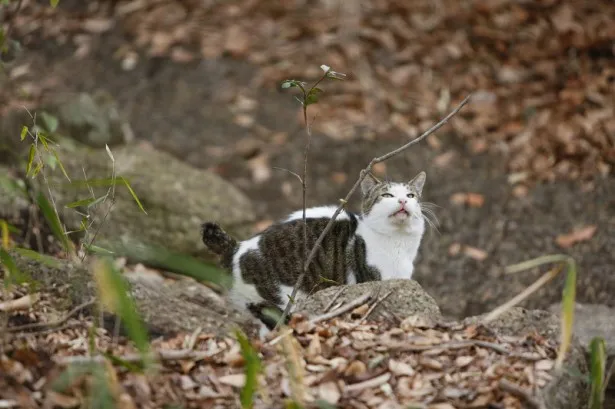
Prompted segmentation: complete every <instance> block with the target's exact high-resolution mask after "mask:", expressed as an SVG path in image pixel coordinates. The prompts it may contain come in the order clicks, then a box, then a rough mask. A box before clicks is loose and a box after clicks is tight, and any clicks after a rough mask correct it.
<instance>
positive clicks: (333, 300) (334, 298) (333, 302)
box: [323, 287, 346, 312]
mask: <svg viewBox="0 0 615 409" xmlns="http://www.w3.org/2000/svg"><path fill="white" fill-rule="evenodd" d="M344 291H346V287H342V288H340V289H339V291H338V292H336V293H335V295H334V296H333V298H331V301H329V304H327V306H326V307H325V310H324V311H323V312H329V310H330V309H331V307H333V304H335V302H336V301H337V299H338V298H340V295H342V293H343V292H344Z"/></svg>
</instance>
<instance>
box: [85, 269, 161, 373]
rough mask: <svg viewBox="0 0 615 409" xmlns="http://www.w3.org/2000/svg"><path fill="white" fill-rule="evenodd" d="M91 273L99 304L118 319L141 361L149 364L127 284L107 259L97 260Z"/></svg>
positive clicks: (145, 336)
mask: <svg viewBox="0 0 615 409" xmlns="http://www.w3.org/2000/svg"><path fill="white" fill-rule="evenodd" d="M93 273H94V279H95V281H96V285H97V289H98V293H99V295H100V300H101V303H102V304H103V305H104V306H105V308H106V309H108V310H109V311H111V312H113V313H114V314H116V315H117V316H118V317H120V319H121V320H122V322H123V323H124V325H125V327H126V331H127V332H128V336H129V337H130V339H131V340H132V341H133V342H134V344H135V346H136V347H137V349H139V351H140V352H141V354H142V356H143V361H144V362H149V361H150V358H149V357H148V353H149V337H148V334H147V330H146V328H145V325H144V324H143V321H142V320H141V317H140V316H139V313H138V312H137V307H136V305H135V303H134V300H133V299H132V297H131V296H130V292H129V285H128V283H127V282H126V280H125V279H124V277H123V276H122V274H121V273H120V271H119V270H118V269H117V268H116V267H115V265H114V264H113V262H112V261H111V259H108V258H100V259H97V260H96V261H95V263H94V265H93Z"/></svg>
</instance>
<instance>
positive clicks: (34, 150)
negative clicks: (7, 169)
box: [26, 144, 36, 176]
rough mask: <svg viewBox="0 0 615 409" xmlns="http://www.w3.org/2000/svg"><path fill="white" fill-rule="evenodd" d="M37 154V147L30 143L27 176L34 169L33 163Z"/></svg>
mask: <svg viewBox="0 0 615 409" xmlns="http://www.w3.org/2000/svg"><path fill="white" fill-rule="evenodd" d="M35 154H36V147H35V146H34V144H32V145H30V152H29V153H28V166H27V167H26V176H28V175H29V174H30V170H32V163H33V162H34V155H35Z"/></svg>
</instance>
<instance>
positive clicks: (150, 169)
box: [36, 140, 255, 255]
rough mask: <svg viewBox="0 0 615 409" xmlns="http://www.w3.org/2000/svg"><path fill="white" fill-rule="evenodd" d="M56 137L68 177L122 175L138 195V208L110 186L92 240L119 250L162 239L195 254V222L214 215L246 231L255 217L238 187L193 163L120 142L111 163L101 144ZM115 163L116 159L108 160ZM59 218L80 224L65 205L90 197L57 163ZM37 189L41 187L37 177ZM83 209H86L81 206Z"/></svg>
mask: <svg viewBox="0 0 615 409" xmlns="http://www.w3.org/2000/svg"><path fill="white" fill-rule="evenodd" d="M67 141H68V140H62V141H61V143H60V147H58V155H59V157H60V159H61V161H62V162H63V164H64V167H65V169H66V172H67V173H68V175H69V176H70V177H71V180H72V182H75V181H78V180H81V181H83V180H84V176H83V174H84V173H83V171H84V170H85V172H86V174H87V179H88V180H89V181H94V180H102V179H106V180H110V179H111V178H112V176H113V173H114V172H115V177H116V180H118V179H119V178H120V177H124V178H125V179H126V180H127V181H128V182H129V184H130V186H131V187H132V189H133V190H134V192H135V193H136V195H137V196H138V198H139V199H140V202H141V203H142V205H143V207H144V209H145V211H146V212H147V214H145V213H144V212H143V211H142V210H141V209H140V208H139V206H138V205H137V203H136V202H135V199H134V198H133V197H132V195H131V193H130V191H129V190H128V189H127V187H126V186H124V185H121V184H120V185H116V186H115V189H111V191H112V192H114V194H115V201H114V203H113V207H112V209H111V210H110V211H109V213H108V215H107V217H106V220H105V222H104V223H103V224H102V227H101V228H100V230H99V231H98V233H97V236H96V242H95V243H94V244H96V245H97V246H99V247H103V248H106V249H109V250H113V249H116V250H121V249H123V248H125V246H126V245H127V244H128V243H130V244H131V245H140V244H143V245H148V246H159V247H160V246H161V247H164V248H166V249H168V250H171V251H175V252H180V253H184V254H188V255H201V253H203V250H204V248H205V246H204V245H203V244H202V241H201V237H200V226H201V224H202V223H203V222H205V221H217V222H218V223H220V224H221V225H222V226H223V227H224V228H225V229H226V230H227V231H228V232H229V233H230V234H233V235H235V236H236V237H237V238H239V239H241V238H245V237H247V235H248V234H249V233H250V232H251V226H252V223H253V222H254V220H255V216H254V212H253V210H252V204H251V203H250V201H249V200H248V198H247V197H246V196H245V195H244V194H243V193H242V192H241V191H240V190H238V189H237V188H235V187H234V186H232V185H231V184H229V183H228V182H226V181H224V180H223V179H222V178H220V177H219V176H217V175H215V174H214V173H212V172H209V171H206V170H202V169H197V168H194V167H192V166H190V165H187V164H185V163H183V162H181V161H180V160H179V159H177V158H175V157H173V156H171V155H169V154H167V153H164V152H161V151H158V150H156V149H154V148H152V147H150V146H149V145H147V144H140V145H126V146H119V147H116V148H114V149H112V151H111V152H112V156H113V159H114V161H115V162H113V161H112V159H111V157H110V156H109V155H108V153H107V152H106V151H105V149H92V148H89V147H85V146H83V145H81V144H78V143H68V142H67ZM114 164H115V165H114ZM48 180H49V182H50V186H51V190H52V191H53V193H54V196H55V201H56V203H57V207H58V211H59V213H60V217H61V218H62V220H63V221H64V222H65V223H66V224H67V229H68V230H77V229H79V226H80V223H81V219H82V216H81V215H79V214H78V213H77V212H76V211H75V209H72V208H66V205H68V204H69V203H72V202H76V201H78V200H83V199H87V198H89V197H92V196H91V193H90V191H89V188H88V187H87V186H86V185H85V184H84V183H81V184H77V183H69V182H68V180H67V179H66V178H65V177H64V175H63V174H62V172H61V171H60V170H59V169H56V170H55V171H53V172H48ZM36 182H37V183H38V189H39V190H42V191H44V192H46V191H47V189H46V186H44V181H43V179H42V178H37V179H36ZM92 185H94V186H93V187H92V188H93V190H94V195H95V197H97V198H99V197H102V196H104V195H105V194H107V192H109V191H110V188H109V186H108V185H107V186H98V187H96V184H95V183H92ZM111 203H112V201H111V200H110V199H109V200H107V201H106V203H104V204H102V205H100V208H99V209H97V215H96V220H98V221H100V220H102V219H103V218H104V214H105V212H106V211H107V209H108V207H107V206H110V205H111ZM81 210H82V212H83V211H85V210H86V209H81Z"/></svg>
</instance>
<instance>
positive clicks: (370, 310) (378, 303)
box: [359, 288, 395, 324]
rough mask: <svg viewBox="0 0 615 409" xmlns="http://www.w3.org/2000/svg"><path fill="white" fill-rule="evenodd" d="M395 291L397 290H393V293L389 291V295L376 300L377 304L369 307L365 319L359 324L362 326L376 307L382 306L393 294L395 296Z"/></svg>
mask: <svg viewBox="0 0 615 409" xmlns="http://www.w3.org/2000/svg"><path fill="white" fill-rule="evenodd" d="M394 291H395V288H394V289H392V290H391V291H389V292H388V293H386V294H385V295H383V296H382V297H380V298H379V299H378V300H376V302H375V303H374V304H372V306H371V307H369V310H367V312H366V313H365V315H364V316H363V318H361V321H360V322H359V323H360V324H363V323H364V322H365V321H366V320H367V319H368V318H369V316H370V315H371V314H372V312H374V310H375V309H376V307H377V306H378V305H380V304H382V302H383V301H384V300H386V299H387V298H389V296H390V295H391V294H393V292H394Z"/></svg>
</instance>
